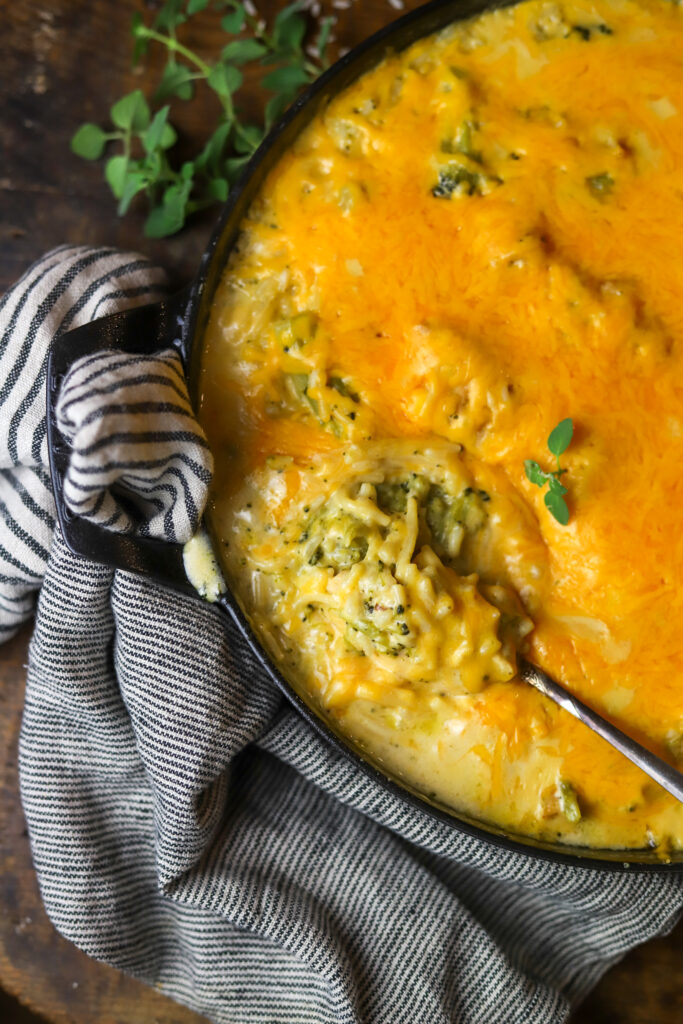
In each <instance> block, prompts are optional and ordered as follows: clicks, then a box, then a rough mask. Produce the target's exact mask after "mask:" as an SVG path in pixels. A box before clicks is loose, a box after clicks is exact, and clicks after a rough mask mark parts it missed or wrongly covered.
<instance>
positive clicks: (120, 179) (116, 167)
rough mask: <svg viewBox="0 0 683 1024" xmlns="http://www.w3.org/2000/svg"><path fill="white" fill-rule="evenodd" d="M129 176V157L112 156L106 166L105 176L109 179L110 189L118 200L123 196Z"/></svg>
mask: <svg viewBox="0 0 683 1024" xmlns="http://www.w3.org/2000/svg"><path fill="white" fill-rule="evenodd" d="M127 174H128V157H127V156H112V157H110V158H109V160H107V162H106V164H105V165H104V176H105V178H106V179H107V183H108V185H109V188H110V189H111V190H112V192H113V193H114V195H115V197H116V198H117V199H120V198H121V196H122V195H123V189H124V187H125V184H126V175H127Z"/></svg>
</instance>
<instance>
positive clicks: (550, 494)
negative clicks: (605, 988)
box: [524, 419, 574, 526]
mask: <svg viewBox="0 0 683 1024" xmlns="http://www.w3.org/2000/svg"><path fill="white" fill-rule="evenodd" d="M573 436H574V421H573V420H571V419H566V420H560V422H559V423H558V424H557V426H556V427H555V429H554V430H552V431H551V432H550V435H549V437H548V448H549V450H550V454H551V455H554V456H555V458H556V460H557V469H555V470H553V471H551V472H546V470H544V469H541V467H540V466H539V464H538V463H537V462H536V461H535V460H534V459H526V460H525V462H524V472H525V473H526V475H527V479H529V480H530V481H531V483H532V484H536V486H537V487H545V486H546V484H547V485H548V490H547V491H546V494H545V497H544V499H543V500H544V502H545V506H546V508H547V509H548V511H549V512H550V514H551V515H552V516H554V518H555V519H557V521H558V523H560V524H561V525H562V526H566V525H567V523H568V522H569V508H568V506H567V502H566V501H565V500H564V496H565V494H566V493H567V491H568V488H567V487H565V486H564V484H563V483H562V477H563V476H564V474H565V473H566V472H567V470H566V469H562V467H561V466H560V456H561V455H563V454H564V453H565V452H566V450H567V448H568V447H569V445H570V444H571V443H572V438H573Z"/></svg>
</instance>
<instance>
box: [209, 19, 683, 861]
mask: <svg viewBox="0 0 683 1024" xmlns="http://www.w3.org/2000/svg"><path fill="white" fill-rule="evenodd" d="M682 52H683V11H681V9H680V8H679V7H678V6H676V5H675V4H673V3H668V2H663V0H639V2H635V0H598V2H597V3H595V4H590V3H587V4H581V3H578V4H573V3H550V4H549V3H537V2H530V3H522V4H520V5H518V6H515V7H512V8H507V9H503V10H499V11H495V12H491V13H486V14H483V15H481V16H480V17H478V18H476V19H474V20H471V21H468V22H464V23H457V24H454V25H452V26H450V27H449V28H447V29H446V30H444V31H442V32H440V33H439V34H438V35H435V36H432V37H429V38H426V39H423V40H421V41H419V42H417V43H416V44H414V45H413V46H411V47H410V48H409V49H407V50H406V51H404V52H401V53H398V54H396V55H393V56H389V57H388V58H387V59H385V60H384V61H383V63H381V64H380V65H379V66H378V67H376V68H375V69H374V70H372V71H370V72H369V73H367V74H365V75H364V76H363V77H361V78H360V79H359V80H358V81H357V82H355V83H354V84H352V85H351V86H350V87H348V88H347V89H346V90H345V91H344V92H342V93H341V94H340V95H338V96H337V97H336V98H335V99H334V100H333V101H332V102H330V103H329V105H328V106H327V107H326V108H325V109H324V110H323V111H322V112H321V113H320V114H318V115H317V116H316V118H315V119H314V120H313V121H312V123H311V124H310V125H309V126H308V127H307V128H306V129H305V130H304V131H303V132H302V134H301V135H300V136H299V137H298V139H297V141H296V143H295V144H294V145H293V147H292V148H291V150H290V151H288V152H287V153H286V155H285V156H284V157H283V158H282V159H281V160H280V162H279V163H278V165H277V166H276V167H275V169H274V170H273V171H272V172H271V173H270V175H269V177H268V178H267V180H266V182H265V185H264V187H263V188H262V190H261V192H260V195H259V197H258V199H257V200H256V201H255V202H254V204H253V205H252V207H251V209H250V212H249V214H248V216H247V217H246V219H245V221H244V223H243V224H242V228H241V234H240V238H239V242H238V245H237V247H236V250H235V251H234V252H233V255H232V258H231V261H230V263H229V266H228V268H227V270H226V272H225V274H224V277H223V280H222V283H221V285H220V287H219V289H218V292H217V294H216V298H215V302H214V306H213V310H212V316H211V320H210V324H209V327H208V331H207V333H206V337H205V347H204V353H203V357H202V359H203V362H202V368H201V380H200V392H201V398H200V401H201V410H200V416H201V419H202V422H203V424H204V426H205V429H206V431H207V434H208V436H209V441H210V445H211V448H212V450H213V452H214V455H215V458H216V467H217V468H216V479H215V483H214V488H213V496H212V505H211V509H210V513H209V517H210V522H211V527H212V532H213V533H214V536H215V537H217V538H220V542H221V546H220V552H219V555H220V560H221V563H222V565H223V567H224V569H225V571H226V574H227V576H228V578H229V580H230V583H231V585H232V587H233V589H234V590H235V592H236V594H237V595H238V598H239V600H240V602H241V603H242V605H243V607H244V609H245V611H246V613H247V615H248V617H249V619H250V621H251V623H252V624H253V627H254V629H255V631H256V633H257V635H258V637H259V639H260V640H261V641H262V643H263V644H264V645H265V646H266V648H267V649H268V651H269V653H270V655H271V656H272V658H273V660H274V661H275V663H276V665H277V666H278V667H279V668H280V670H281V671H282V672H283V673H284V675H285V676H286V677H287V678H289V679H290V680H291V681H292V683H293V685H294V686H295V687H296V688H297V689H298V690H299V691H300V692H302V693H305V694H306V695H307V698H308V699H309V700H312V701H314V702H315V704H316V705H317V707H318V708H319V709H320V712H321V713H322V714H323V715H324V716H325V717H326V718H327V719H328V720H329V721H330V722H331V723H332V724H333V726H334V728H335V729H336V730H337V731H341V732H342V733H343V734H345V735H346V736H348V737H349V739H350V741H351V742H353V743H354V744H356V745H358V746H359V747H361V748H362V749H363V750H365V751H366V752H368V754H369V755H370V756H371V757H372V759H373V760H374V761H375V762H376V763H378V764H380V765H381V766H383V767H384V768H385V769H386V770H387V771H388V772H389V773H391V774H393V775H397V776H399V777H401V778H403V779H405V780H406V782H407V784H408V785H409V786H411V787H412V788H413V789H415V790H417V791H419V792H421V793H423V794H424V795H426V796H427V797H430V798H432V799H433V800H435V801H438V802H439V803H441V804H446V805H448V806H451V807H453V808H455V809H456V810H458V811H459V812H461V813H463V814H466V815H470V816H472V817H474V818H476V819H479V820H482V821H485V822H489V823H491V824H493V825H495V826H499V827H502V828H504V829H506V830H508V831H510V832H513V833H517V834H520V835H525V836H532V837H536V838H540V839H543V840H546V841H553V842H564V843H570V844H574V845H584V846H588V847H592V848H647V847H650V848H653V849H655V848H656V850H657V851H658V852H659V853H660V854H661V856H662V857H663V858H666V856H667V855H669V853H670V852H671V851H672V850H679V849H681V848H682V847H683V806H682V805H681V804H680V803H678V802H677V801H676V800H675V799H674V798H673V797H672V796H669V795H668V794H667V793H665V792H664V791H663V790H661V789H660V788H659V787H658V786H657V785H656V784H655V783H654V782H652V781H650V780H649V779H648V778H647V777H646V776H645V775H643V774H642V773H641V772H640V771H639V770H638V769H637V768H635V767H634V766H633V765H631V764H630V763H628V762H627V761H625V760H624V759H623V758H622V757H621V756H620V755H619V754H618V753H616V752H615V751H613V750H612V749H611V748H610V747H609V746H607V745H606V744H605V743H604V742H603V741H602V740H600V739H599V738H598V737H597V736H595V735H593V734H592V733H591V732H590V731H589V730H588V729H587V728H586V727H585V726H583V725H581V724H580V723H578V722H576V721H575V720H573V719H572V718H571V717H570V716H569V715H567V714H566V713H565V712H563V711H561V710H560V709H558V708H557V707H555V706H554V705H552V704H551V703H550V702H549V701H547V700H546V699H545V698H544V697H542V696H541V695H540V694H539V693H537V692H536V691H535V690H533V689H531V688H529V687H528V686H526V685H524V684H523V683H521V682H520V681H519V679H517V678H516V659H517V656H518V654H519V653H523V654H524V655H525V656H526V657H528V658H529V659H530V660H532V661H534V662H536V663H537V664H539V665H540V666H542V667H543V668H544V669H546V671H548V672H549V673H550V674H551V675H553V676H555V677H556V678H557V679H559V680H561V681H562V682H564V683H565V684H566V685H567V686H568V687H569V688H570V689H571V690H572V691H573V692H574V693H576V694H577V695H578V696H580V697H581V698H582V699H583V700H585V701H586V702H587V703H589V704H590V705H592V706H593V707H594V708H595V709H596V710H598V711H600V712H601V713H602V714H604V715H606V716H607V717H609V718H611V719H612V720H613V721H614V722H616V723H617V724H618V725H619V726H621V727H622V728H623V729H625V730H626V731H627V732H629V733H630V734H631V735H632V736H634V737H635V738H636V739H638V740H640V741H641V742H643V743H645V744H646V745H647V746H649V747H650V748H651V749H652V750H654V751H655V752H656V753H658V754H660V755H661V756H663V757H665V758H667V759H668V760H669V761H670V762H671V763H674V764H675V763H678V764H679V766H680V764H681V761H682V760H683V645H682V644H681V613H682V608H683V594H682V591H681V587H680V577H681V571H682V569H683V473H682V472H681V465H682V464H683V303H682V302H681V297H682V296H683V260H682V259H681V256H680V249H681V239H683V176H682V171H683V61H682V60H681V53H682ZM569 417H571V419H572V420H573V423H574V437H573V440H572V442H571V444H570V446H569V448H568V449H567V451H566V453H565V454H564V455H563V456H562V467H563V472H562V475H561V481H562V484H563V486H564V487H566V489H567V490H566V495H565V500H566V503H567V507H568V509H569V521H568V523H567V524H566V525H563V524H562V522H559V521H557V520H556V519H555V518H554V517H553V516H552V515H551V514H550V511H549V510H548V508H547V507H546V504H545V503H544V492H543V490H542V489H541V488H540V487H538V486H535V485H534V483H533V482H532V481H531V480H529V479H528V478H527V475H526V474H525V460H528V459H533V460H537V462H538V463H539V465H540V466H541V469H542V470H543V471H546V472H548V473H550V472H552V471H554V470H555V469H556V460H555V459H554V457H552V456H551V454H550V452H549V451H548V448H547V438H548V435H549V433H550V431H551V430H552V429H553V427H554V426H555V425H556V424H557V423H558V421H560V420H562V419H565V418H569ZM557 479H560V477H559V476H558V477H557Z"/></svg>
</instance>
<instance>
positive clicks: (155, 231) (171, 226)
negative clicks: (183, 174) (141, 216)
mask: <svg viewBox="0 0 683 1024" xmlns="http://www.w3.org/2000/svg"><path fill="white" fill-rule="evenodd" d="M186 166H187V165H183V168H185V167H186ZM191 189H192V178H191V177H189V176H188V177H187V179H186V180H184V181H179V182H177V183H176V184H174V185H171V186H170V187H169V188H167V189H166V191H165V192H164V198H163V201H162V203H161V205H160V206H157V207H156V208H155V209H154V210H152V212H151V213H150V215H149V217H148V218H147V221H146V223H145V234H146V235H147V237H148V238H165V237H166V236H167V235H174V234H175V233H176V231H179V230H180V229H181V227H182V226H183V224H184V223H185V210H186V208H187V202H188V199H189V197H190V191H191Z"/></svg>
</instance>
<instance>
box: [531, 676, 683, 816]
mask: <svg viewBox="0 0 683 1024" xmlns="http://www.w3.org/2000/svg"><path fill="white" fill-rule="evenodd" d="M519 676H520V679H523V680H524V682H525V683H530V684H531V686H535V687H536V689H537V690H540V692H541V693H544V694H545V696H546V697H550V699H551V700H554V701H555V703H556V704H559V705H560V707H561V708H564V710H565V711H568V712H569V714H570V715H573V716H574V718H578V720H579V721H580V722H583V723H584V725H587V726H588V728H589V729H592V730H593V732H597V734H598V735H599V736H602V738H603V739H604V740H607V742H608V743H611V745H612V746H613V747H615V748H616V749H617V750H619V751H620V752H621V753H622V754H623V755H624V757H627V758H628V759H629V761H633V763H634V764H637V765H638V767H639V768H642V770H643V771H644V772H645V773H646V775H649V776H650V778H652V779H654V780H655V781H656V782H658V783H659V785H660V786H662V787H663V788H664V789H666V790H667V792H669V793H671V794H672V795H673V796H675V797H676V799H677V800H680V801H681V803H683V773H681V772H679V771H677V770H676V768H672V766H671V765H670V764H667V762H666V761H663V760H662V758H661V757H657V755H656V754H653V753H652V752H651V751H649V750H648V749H647V748H646V747H643V746H642V745H641V744H640V743H636V741H635V740H632V739H631V737H630V736H627V735H626V733H623V732H622V731H621V729H617V727H616V726H615V725H612V723H611V722H608V721H607V720H606V719H605V718H603V717H602V716H601V715H598V714H597V712H595V711H593V710H592V709H591V708H589V707H588V705H587V704H584V703H583V701H582V700H579V698H578V697H574V696H573V695H572V694H571V693H569V692H568V691H567V690H565V688H564V686H561V685H560V683H557V682H555V680H554V679H551V678H550V676H549V675H547V674H546V673H545V672H544V671H543V669H540V668H538V667H537V666H536V665H532V664H531V662H529V661H525V660H524V659H520V661H519Z"/></svg>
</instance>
